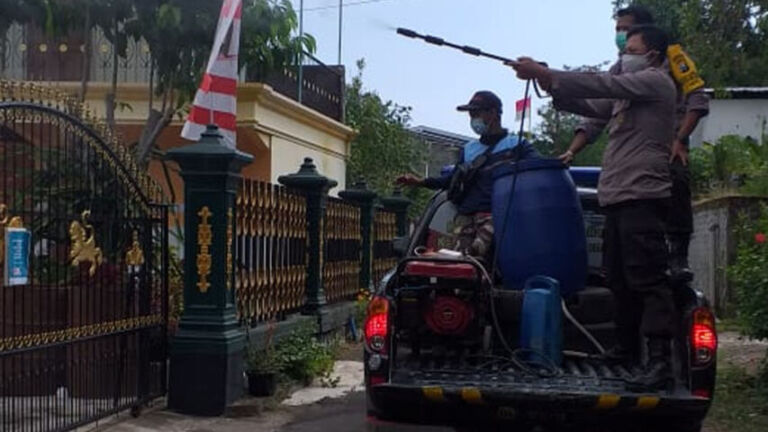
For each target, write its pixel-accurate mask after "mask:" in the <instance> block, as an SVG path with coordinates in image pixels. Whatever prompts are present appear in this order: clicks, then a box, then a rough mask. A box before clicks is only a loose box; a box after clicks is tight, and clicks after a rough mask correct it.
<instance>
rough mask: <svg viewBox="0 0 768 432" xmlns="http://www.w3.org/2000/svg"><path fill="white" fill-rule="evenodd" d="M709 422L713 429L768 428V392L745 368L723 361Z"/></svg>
mask: <svg viewBox="0 0 768 432" xmlns="http://www.w3.org/2000/svg"><path fill="white" fill-rule="evenodd" d="M706 425H707V426H708V428H705V430H708V431H712V432H765V431H768V392H766V389H765V388H764V387H763V388H761V386H760V385H759V381H758V378H757V377H756V376H754V375H750V374H748V373H747V372H746V370H745V369H744V368H741V367H737V366H734V365H732V364H730V363H727V362H721V363H720V365H719V366H718V370H717V388H716V390H715V399H714V401H713V403H712V408H711V410H710V411H709V416H708V417H707V420H706Z"/></svg>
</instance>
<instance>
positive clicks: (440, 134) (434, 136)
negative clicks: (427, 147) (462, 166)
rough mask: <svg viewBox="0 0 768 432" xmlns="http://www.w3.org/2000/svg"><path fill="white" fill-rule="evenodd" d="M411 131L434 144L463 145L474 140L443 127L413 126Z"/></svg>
mask: <svg viewBox="0 0 768 432" xmlns="http://www.w3.org/2000/svg"><path fill="white" fill-rule="evenodd" d="M410 132H411V133H412V134H414V135H416V136H417V137H418V138H419V139H423V140H425V141H428V142H430V143H433V144H442V145H450V146H456V147H463V146H464V144H466V143H467V142H469V141H472V138H470V137H468V136H464V135H460V134H456V133H453V132H448V131H444V130H441V129H435V128H431V127H428V126H416V127H412V128H411V129H410Z"/></svg>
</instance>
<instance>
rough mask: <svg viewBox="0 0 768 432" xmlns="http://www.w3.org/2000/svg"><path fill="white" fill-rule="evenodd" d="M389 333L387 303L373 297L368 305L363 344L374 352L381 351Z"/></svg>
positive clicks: (382, 299)
mask: <svg viewBox="0 0 768 432" xmlns="http://www.w3.org/2000/svg"><path fill="white" fill-rule="evenodd" d="M388 332H389V301H387V299H385V298H382V297H374V298H373V299H371V303H370V304H369V305H368V318H367V319H366V321H365V342H366V343H367V344H368V347H369V348H371V349H372V350H374V351H382V350H383V349H384V347H385V346H386V341H387V333H388Z"/></svg>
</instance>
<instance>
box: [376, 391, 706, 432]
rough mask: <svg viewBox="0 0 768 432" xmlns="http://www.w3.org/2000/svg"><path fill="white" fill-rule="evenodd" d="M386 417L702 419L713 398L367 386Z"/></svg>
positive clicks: (433, 420) (455, 420) (456, 420)
mask: <svg viewBox="0 0 768 432" xmlns="http://www.w3.org/2000/svg"><path fill="white" fill-rule="evenodd" d="M368 396H369V398H370V402H371V404H372V406H373V407H374V408H375V410H376V411H377V413H378V414H379V415H380V416H381V417H382V418H384V419H387V420H393V421H403V422H410V423H421V424H449V425H457V424H466V423H469V424H477V423H478V422H482V423H499V422H501V423H507V422H512V423H535V424H563V423H567V424H574V423H582V422H585V423H611V422H613V421H616V420H617V419H621V421H626V420H627V419H628V418H629V417H636V418H643V419H649V420H650V419H654V418H658V419H672V418H674V419H676V420H683V419H685V420H690V421H691V422H693V421H700V420H701V419H703V418H704V417H705V416H706V413H707V410H708V409H709V405H710V400H709V399H705V398H699V397H695V396H690V395H667V396H662V395H661V394H630V393H624V394H622V393H599V392H589V391H578V390H572V391H563V390H557V391H555V390H552V389H541V390H536V389H530V388H528V389H519V388H507V387H501V386H494V385H480V386H477V387H461V386H456V385H451V384H448V383H446V384H445V385H439V384H436V383H430V385H417V384H395V383H386V384H379V385H375V386H369V387H368Z"/></svg>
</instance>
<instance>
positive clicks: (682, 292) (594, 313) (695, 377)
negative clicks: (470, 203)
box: [364, 168, 717, 432]
mask: <svg viewBox="0 0 768 432" xmlns="http://www.w3.org/2000/svg"><path fill="white" fill-rule="evenodd" d="M598 174H599V170H591V171H590V170H579V169H573V168H572V176H573V178H574V179H575V180H576V182H577V183H576V184H577V185H579V184H581V185H585V186H592V187H594V185H595V184H596V183H595V176H596V175H598ZM580 180H581V181H580ZM578 192H579V198H580V202H581V206H582V211H583V214H584V219H585V225H586V227H585V229H586V230H587V239H588V242H587V244H588V249H589V251H588V252H589V272H588V274H589V277H588V280H587V286H586V288H585V289H584V290H582V291H580V292H578V293H576V294H574V295H572V296H571V297H568V298H565V299H564V304H565V305H566V307H567V311H568V313H569V314H570V315H571V316H572V318H573V319H565V318H563V324H562V327H563V328H562V332H563V333H562V334H563V353H564V356H563V361H562V363H561V364H560V365H554V364H547V363H546V362H538V363H537V362H531V361H530V360H531V356H530V355H529V356H527V357H526V356H525V355H522V354H521V352H519V351H517V350H514V349H513V351H510V350H509V349H507V348H509V347H510V346H512V347H515V346H518V344H519V340H518V339H519V338H518V333H519V326H520V312H521V304H522V300H521V299H522V294H521V293H520V292H516V291H505V290H503V289H502V288H501V284H498V283H496V282H493V283H491V282H489V281H490V278H487V277H486V278H484V277H483V276H482V275H483V270H482V269H481V268H480V265H479V263H478V262H474V261H471V260H466V259H461V258H445V257H443V256H440V255H431V254H428V253H424V251H425V250H438V249H440V248H445V247H447V248H450V245H451V244H452V241H453V239H452V236H451V234H450V233H451V230H450V223H451V221H452V219H453V216H454V214H455V208H454V206H453V205H452V204H451V203H450V202H449V201H448V200H447V199H446V197H445V193H444V192H443V193H438V194H436V195H435V196H434V197H433V199H432V200H431V202H430V204H429V205H428V207H427V209H426V211H425V213H424V214H423V216H422V218H421V220H420V221H419V222H418V223H417V225H416V226H415V228H414V229H413V230H412V232H411V234H410V236H408V238H400V239H397V240H396V241H395V249H396V250H398V251H399V252H400V254H401V257H402V259H401V260H400V261H399V264H398V265H397V267H396V268H394V269H392V270H391V271H390V272H389V273H388V274H386V275H385V276H384V277H383V278H382V280H381V281H380V283H379V284H378V287H377V289H376V292H375V293H374V296H373V298H372V299H371V301H370V303H369V306H368V315H367V318H366V322H365V328H364V337H365V343H364V345H365V348H364V361H365V365H364V367H365V385H366V397H367V411H368V415H369V417H372V418H376V419H379V420H381V421H389V422H399V423H412V424H421V425H444V426H449V427H454V428H456V429H457V430H502V429H503V430H514V431H524V430H533V429H535V428H544V429H545V430H576V431H590V432H593V431H603V430H613V429H612V428H616V429H615V430H620V431H630V430H635V429H633V428H637V429H636V430H643V431H646V430H652V431H654V432H673V431H674V432H698V431H700V430H701V427H702V421H703V419H704V417H705V416H706V414H707V411H708V410H709V407H710V404H711V401H712V397H713V391H714V384H715V370H716V364H715V362H716V357H717V333H716V329H715V319H714V315H713V313H712V311H711V309H710V307H709V303H708V301H707V299H706V298H705V297H704V296H703V294H702V293H701V292H699V291H697V290H695V289H693V288H692V287H691V286H690V285H691V284H690V283H681V284H678V286H675V288H674V289H675V299H676V300H675V301H676V305H677V308H678V310H679V334H678V335H677V336H676V338H675V339H674V341H673V353H674V354H673V365H674V370H675V379H674V382H673V383H670V385H668V386H667V388H664V389H662V390H653V391H648V390H646V389H638V388H635V387H634V386H632V385H631V384H630V383H631V381H632V377H633V376H636V375H637V374H639V373H640V369H639V367H630V366H622V365H616V364H611V363H608V362H606V361H604V360H603V358H602V357H600V356H599V355H598V354H599V348H597V346H598V345H600V346H601V347H602V348H603V349H608V348H610V347H611V346H613V344H614V343H615V341H614V324H613V308H614V298H613V295H612V293H611V291H610V290H609V289H608V288H607V284H606V280H605V277H604V271H603V268H602V265H601V264H602V258H601V253H600V252H601V244H602V240H601V237H602V224H603V221H604V218H603V216H602V215H601V212H600V208H599V206H598V204H597V196H596V190H595V189H593V188H590V187H579V188H578ZM491 285H497V286H491ZM574 321H575V323H574ZM576 323H578V324H576ZM501 338H504V341H505V342H506V343H503V341H502V340H501Z"/></svg>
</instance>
